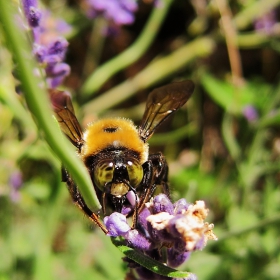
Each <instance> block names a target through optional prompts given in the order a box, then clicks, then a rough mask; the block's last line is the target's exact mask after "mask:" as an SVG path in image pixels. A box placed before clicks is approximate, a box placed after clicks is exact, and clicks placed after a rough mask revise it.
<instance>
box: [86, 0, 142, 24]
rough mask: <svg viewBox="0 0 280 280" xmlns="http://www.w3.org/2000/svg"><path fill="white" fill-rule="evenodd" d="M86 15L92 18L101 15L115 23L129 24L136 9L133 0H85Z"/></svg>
mask: <svg viewBox="0 0 280 280" xmlns="http://www.w3.org/2000/svg"><path fill="white" fill-rule="evenodd" d="M86 3H87V8H88V9H87V11H86V13H87V15H88V16H89V17H91V18H94V17H96V16H98V15H102V16H104V17H105V18H107V19H108V20H111V21H112V22H113V23H115V24H116V25H123V24H131V23H133V21H134V15H133V13H134V12H135V11H136V10H137V3H136V1H135V0H106V1H104V0H87V1H86Z"/></svg>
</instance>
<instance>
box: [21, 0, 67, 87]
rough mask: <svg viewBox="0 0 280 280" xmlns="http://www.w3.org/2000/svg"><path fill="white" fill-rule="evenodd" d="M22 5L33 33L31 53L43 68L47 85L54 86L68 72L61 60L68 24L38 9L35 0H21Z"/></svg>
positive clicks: (63, 53)
mask: <svg viewBox="0 0 280 280" xmlns="http://www.w3.org/2000/svg"><path fill="white" fill-rule="evenodd" d="M22 6H23V10H24V15H25V17H26V19H27V22H28V24H29V27H30V28H31V31H32V34H33V40H34V41H33V53H34V55H35V57H36V59H37V61H38V62H39V63H40V64H41V65H42V67H43V68H44V69H45V72H46V76H47V84H48V87H50V88H55V87H57V86H59V85H60V84H61V83H62V82H63V80H64V78H65V77H66V76H67V75H69V73H70V67H69V65H68V64H66V63H64V62H63V60H64V58H65V54H66V51H67V47H68V42H67V41H66V39H64V38H63V37H62V35H65V34H67V33H68V32H70V26H69V25H67V24H66V23H65V22H64V21H62V20H54V19H53V18H52V16H51V14H50V12H48V11H46V10H45V11H40V10H39V9H38V3H37V0H22ZM58 32H59V34H58Z"/></svg>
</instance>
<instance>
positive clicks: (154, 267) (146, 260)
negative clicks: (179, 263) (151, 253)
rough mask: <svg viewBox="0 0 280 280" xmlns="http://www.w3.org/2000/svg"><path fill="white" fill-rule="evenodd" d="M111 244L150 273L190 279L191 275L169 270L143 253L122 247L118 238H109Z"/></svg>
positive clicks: (121, 242)
mask: <svg viewBox="0 0 280 280" xmlns="http://www.w3.org/2000/svg"><path fill="white" fill-rule="evenodd" d="M111 240H112V243H113V244H114V245H115V246H116V247H117V248H118V249H119V250H120V251H121V252H122V253H123V254H124V255H125V256H126V257H128V258H129V259H131V260H133V261H135V262H136V263H138V264H140V265H141V266H143V267H145V268H147V269H149V270H151V271H152V272H154V273H156V274H159V275H163V276H167V277H171V278H172V277H173V278H183V277H190V276H191V275H192V273H190V272H185V271H179V270H176V269H174V268H170V267H168V266H166V265H164V264H162V263H160V262H158V261H156V260H154V259H152V258H150V257H148V256H146V255H144V254H143V253H141V252H139V251H137V250H135V249H133V248H130V247H127V246H125V245H123V244H124V243H123V241H122V240H121V239H120V238H111Z"/></svg>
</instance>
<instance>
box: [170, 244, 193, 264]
mask: <svg viewBox="0 0 280 280" xmlns="http://www.w3.org/2000/svg"><path fill="white" fill-rule="evenodd" d="M190 255H191V252H183V253H180V252H178V251H176V250H174V248H171V249H168V250H167V264H168V266H170V267H178V266H179V265H181V264H183V263H184V262H185V261H186V260H188V258H189V257H190Z"/></svg>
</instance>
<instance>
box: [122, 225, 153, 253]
mask: <svg viewBox="0 0 280 280" xmlns="http://www.w3.org/2000/svg"><path fill="white" fill-rule="evenodd" d="M124 237H125V239H126V241H127V242H128V245H129V246H131V247H133V248H135V249H139V250H143V251H148V250H151V249H152V243H151V242H150V241H149V240H148V239H147V238H146V237H144V236H143V235H142V234H140V233H139V232H138V230H136V229H134V230H130V231H128V232H127V233H126V234H125V235H124Z"/></svg>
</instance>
